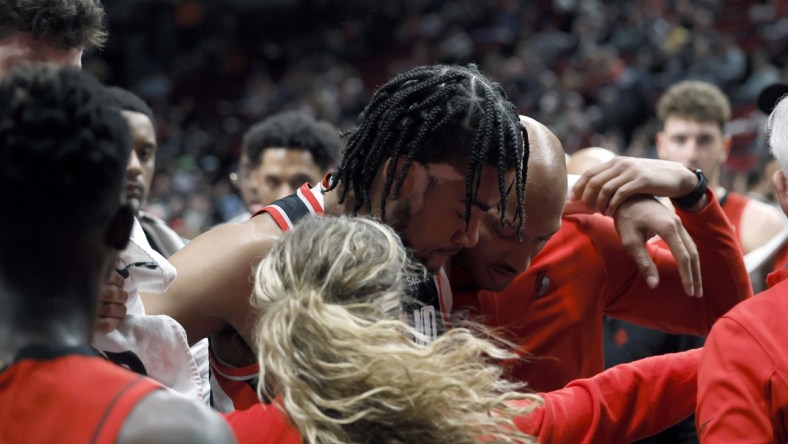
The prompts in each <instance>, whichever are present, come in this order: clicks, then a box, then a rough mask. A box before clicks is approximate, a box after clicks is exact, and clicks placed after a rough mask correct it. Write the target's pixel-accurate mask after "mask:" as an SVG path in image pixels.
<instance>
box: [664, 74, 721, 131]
mask: <svg viewBox="0 0 788 444" xmlns="http://www.w3.org/2000/svg"><path fill="white" fill-rule="evenodd" d="M657 115H658V116H659V119H660V120H661V121H662V123H665V121H666V120H668V118H670V117H678V118H680V119H688V120H693V121H696V122H714V123H716V124H717V125H718V126H719V127H720V129H721V130H725V124H726V123H728V121H729V120H730V119H731V104H730V102H729V101H728V98H727V97H726V96H725V93H724V92H722V90H720V89H719V88H718V87H717V86H716V85H714V84H711V83H708V82H702V81H699V80H685V81H682V82H679V83H676V84H675V85H673V86H671V87H670V88H668V90H667V91H665V94H663V95H662V97H660V99H659V102H658V103H657Z"/></svg>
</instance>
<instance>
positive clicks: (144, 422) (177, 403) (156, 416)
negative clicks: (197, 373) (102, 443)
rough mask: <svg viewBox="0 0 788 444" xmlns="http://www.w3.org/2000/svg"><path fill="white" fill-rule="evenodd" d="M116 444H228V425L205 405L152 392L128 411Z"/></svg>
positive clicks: (229, 432) (167, 394)
mask: <svg viewBox="0 0 788 444" xmlns="http://www.w3.org/2000/svg"><path fill="white" fill-rule="evenodd" d="M117 442H118V444H138V443H139V444H148V443H158V444H201V443H205V444H211V443H216V444H230V443H235V442H236V441H235V436H234V434H233V432H232V430H230V426H229V425H228V424H227V422H226V421H225V420H224V419H222V417H220V416H219V415H218V414H217V413H216V412H214V411H212V410H211V409H209V408H208V407H207V406H205V405H202V404H197V403H196V402H192V401H190V400H188V399H185V398H181V397H179V396H176V395H173V394H171V393H168V392H166V391H165V390H156V391H155V392H152V393H151V394H149V395H147V396H146V397H145V398H143V399H142V400H141V401H140V402H139V403H138V404H137V405H136V406H135V407H134V409H133V410H132V411H131V414H130V415H129V416H128V418H127V419H126V421H124V423H123V426H122V427H121V429H120V433H119V434H118V440H117Z"/></svg>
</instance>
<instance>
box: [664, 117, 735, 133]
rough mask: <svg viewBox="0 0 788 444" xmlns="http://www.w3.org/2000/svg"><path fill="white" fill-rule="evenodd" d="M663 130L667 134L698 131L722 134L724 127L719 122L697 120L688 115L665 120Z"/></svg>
mask: <svg viewBox="0 0 788 444" xmlns="http://www.w3.org/2000/svg"><path fill="white" fill-rule="evenodd" d="M663 131H664V132H665V133H667V134H677V133H693V134H694V133H697V134H712V135H720V136H722V129H721V128H720V126H719V125H718V124H717V122H714V121H711V120H705V121H704V120H697V119H690V118H687V117H679V116H671V117H669V118H668V119H667V120H665V125H664V129H663Z"/></svg>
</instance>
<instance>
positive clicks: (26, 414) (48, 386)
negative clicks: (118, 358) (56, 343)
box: [0, 347, 161, 444]
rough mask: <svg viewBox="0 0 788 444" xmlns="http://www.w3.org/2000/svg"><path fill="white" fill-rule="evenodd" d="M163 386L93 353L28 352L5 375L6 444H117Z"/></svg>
mask: <svg viewBox="0 0 788 444" xmlns="http://www.w3.org/2000/svg"><path fill="white" fill-rule="evenodd" d="M160 388H161V386H160V385H158V384H157V383H155V382H154V381H153V380H151V379H148V378H146V377H144V376H141V375H138V374H136V373H132V372H130V371H128V370H125V369H123V368H121V367H119V366H117V365H115V364H112V363H111V362H109V361H106V360H104V359H103V358H100V357H97V356H96V355H95V353H92V352H91V351H90V350H89V349H67V350H53V349H52V348H47V347H27V348H25V349H24V350H22V351H21V352H20V353H19V355H18V357H17V359H16V361H15V362H14V363H13V364H12V365H11V366H9V367H8V368H6V369H5V370H4V371H3V372H2V373H0V424H2V427H0V442H2V443H14V444H20V443H35V444H38V443H50V442H65V441H67V442H72V443H88V442H90V443H114V442H115V440H116V439H117V436H118V433H119V432H120V429H121V427H122V426H123V422H124V421H125V420H126V418H127V417H128V415H129V413H130V412H131V410H132V409H133V408H134V407H135V406H136V405H137V403H138V402H139V401H140V400H141V399H142V398H144V397H145V396H146V395H148V394H149V393H150V392H152V391H154V390H158V389H160Z"/></svg>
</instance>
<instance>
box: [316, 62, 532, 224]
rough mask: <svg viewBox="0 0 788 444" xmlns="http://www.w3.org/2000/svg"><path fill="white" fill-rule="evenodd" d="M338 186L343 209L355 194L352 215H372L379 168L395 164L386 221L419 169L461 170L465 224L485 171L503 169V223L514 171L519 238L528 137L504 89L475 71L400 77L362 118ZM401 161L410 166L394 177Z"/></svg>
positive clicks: (450, 68)
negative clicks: (417, 166) (443, 167)
mask: <svg viewBox="0 0 788 444" xmlns="http://www.w3.org/2000/svg"><path fill="white" fill-rule="evenodd" d="M347 135H349V139H348V143H347V146H346V147H345V150H344V152H343V156H342V159H341V161H340V164H339V167H338V169H337V171H336V174H335V178H336V179H337V180H334V181H332V184H331V186H330V188H331V189H333V188H335V187H337V186H339V184H341V187H340V198H339V201H340V202H343V201H344V200H345V198H346V197H347V193H348V191H349V190H350V189H352V190H353V193H354V195H355V203H354V206H353V214H357V213H358V211H359V210H360V209H362V208H364V209H365V210H366V211H372V197H371V196H370V188H371V185H372V182H373V180H374V179H375V176H376V174H377V171H378V169H379V168H380V165H381V164H382V163H383V162H384V161H386V160H387V159H391V162H390V163H389V166H388V168H387V171H386V177H385V184H384V187H383V196H382V201H381V204H380V217H381V219H383V220H385V216H386V213H385V202H386V200H387V199H388V197H389V196H390V195H392V196H393V197H394V198H397V197H398V196H399V192H400V189H401V187H402V184H403V182H404V180H405V176H406V175H407V174H408V170H409V168H410V166H411V164H412V163H413V162H418V163H421V164H427V163H447V164H450V165H454V166H457V165H462V164H465V163H466V162H467V171H466V173H465V192H466V197H467V199H466V205H465V222H466V224H467V223H469V221H470V214H471V202H472V201H473V200H474V198H475V196H476V194H477V193H478V189H479V186H480V184H481V175H482V169H483V168H484V166H485V165H492V166H495V167H497V169H498V188H499V190H500V193H501V203H500V215H501V223H503V222H504V215H505V214H506V202H507V195H508V194H509V192H510V190H511V185H507V184H506V183H505V176H506V172H507V171H511V170H514V171H515V173H516V179H515V183H514V185H516V193H517V206H518V209H517V215H516V218H517V223H518V225H517V231H518V235H521V234H522V227H523V224H524V216H525V214H524V209H523V200H524V197H525V190H524V184H525V178H526V174H527V171H526V166H527V164H528V153H529V149H528V137H527V134H526V130H525V128H524V127H523V126H522V125H521V124H520V119H519V115H518V112H517V109H516V108H515V106H514V105H513V104H512V103H511V102H510V101H509V100H508V98H507V97H506V93H505V92H504V90H503V88H502V87H501V86H500V85H499V84H498V83H495V82H493V81H492V80H490V79H488V78H487V77H485V76H484V75H483V74H481V73H480V72H479V70H478V69H477V68H476V66H475V65H473V64H471V65H468V66H467V67H465V66H458V65H433V66H421V67H417V68H414V69H412V70H410V71H408V72H406V73H404V74H400V75H398V76H397V77H395V78H394V79H392V80H391V81H389V82H388V83H386V84H385V85H383V86H382V87H380V88H379V89H378V90H377V91H376V92H375V94H374V96H373V97H372V100H371V102H370V103H369V105H367V107H366V108H365V109H364V111H363V112H362V113H361V115H360V116H359V122H358V127H357V128H355V129H354V130H351V131H350V132H349V133H348V134H347ZM401 157H404V162H403V165H402V168H401V169H400V171H399V174H397V175H395V173H396V170H397V164H398V161H399V159H400V158H401Z"/></svg>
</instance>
